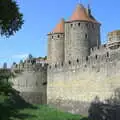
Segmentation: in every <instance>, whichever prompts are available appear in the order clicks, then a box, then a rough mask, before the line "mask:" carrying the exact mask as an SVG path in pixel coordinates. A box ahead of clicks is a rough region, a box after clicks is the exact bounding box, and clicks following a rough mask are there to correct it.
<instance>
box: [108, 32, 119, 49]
mask: <svg viewBox="0 0 120 120" xmlns="http://www.w3.org/2000/svg"><path fill="white" fill-rule="evenodd" d="M107 47H108V48H110V49H117V48H119V47H120V30H115V31H113V32H109V33H108V43H107Z"/></svg>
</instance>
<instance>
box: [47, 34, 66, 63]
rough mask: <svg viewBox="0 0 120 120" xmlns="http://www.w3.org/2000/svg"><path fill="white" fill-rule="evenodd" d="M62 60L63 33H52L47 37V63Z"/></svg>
mask: <svg viewBox="0 0 120 120" xmlns="http://www.w3.org/2000/svg"><path fill="white" fill-rule="evenodd" d="M63 61H64V33H53V34H51V35H49V39H48V63H50V64H51V63H60V62H63Z"/></svg>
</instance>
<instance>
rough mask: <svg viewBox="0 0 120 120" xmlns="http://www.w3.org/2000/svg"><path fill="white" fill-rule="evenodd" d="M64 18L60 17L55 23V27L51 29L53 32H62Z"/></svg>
mask: <svg viewBox="0 0 120 120" xmlns="http://www.w3.org/2000/svg"><path fill="white" fill-rule="evenodd" d="M64 23H65V22H64V19H61V21H60V22H59V23H58V24H57V25H56V27H55V28H54V29H53V31H52V32H53V33H64Z"/></svg>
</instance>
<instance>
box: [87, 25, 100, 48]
mask: <svg viewBox="0 0 120 120" xmlns="http://www.w3.org/2000/svg"><path fill="white" fill-rule="evenodd" d="M87 27H88V29H89V34H88V36H89V40H90V48H93V47H97V46H100V45H101V40H100V24H99V23H88V25H87Z"/></svg>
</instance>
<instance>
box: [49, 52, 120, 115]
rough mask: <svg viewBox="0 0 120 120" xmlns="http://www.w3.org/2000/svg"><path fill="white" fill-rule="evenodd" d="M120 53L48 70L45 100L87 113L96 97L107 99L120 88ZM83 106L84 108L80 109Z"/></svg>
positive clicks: (74, 111)
mask: <svg viewBox="0 0 120 120" xmlns="http://www.w3.org/2000/svg"><path fill="white" fill-rule="evenodd" d="M119 60H120V52H119V51H118V52H115V51H112V52H110V54H109V57H107V56H106V54H104V55H102V56H100V55H99V56H98V57H97V59H96V58H95V57H94V56H89V59H88V61H85V60H82V65H81V64H80V63H75V62H72V63H71V65H68V64H64V65H63V66H62V68H61V67H60V66H59V67H57V68H52V67H51V69H48V78H47V79H48V86H47V101H48V104H53V105H55V106H57V107H59V108H61V109H63V110H65V111H69V112H73V113H81V114H87V112H86V111H87V110H88V108H89V105H90V103H91V102H92V101H93V100H94V99H95V97H96V96H98V97H99V98H100V100H102V101H104V100H105V99H108V98H110V97H111V96H112V95H113V93H114V90H115V89H116V88H119V87H120V61H119ZM81 108H83V109H81Z"/></svg>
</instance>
